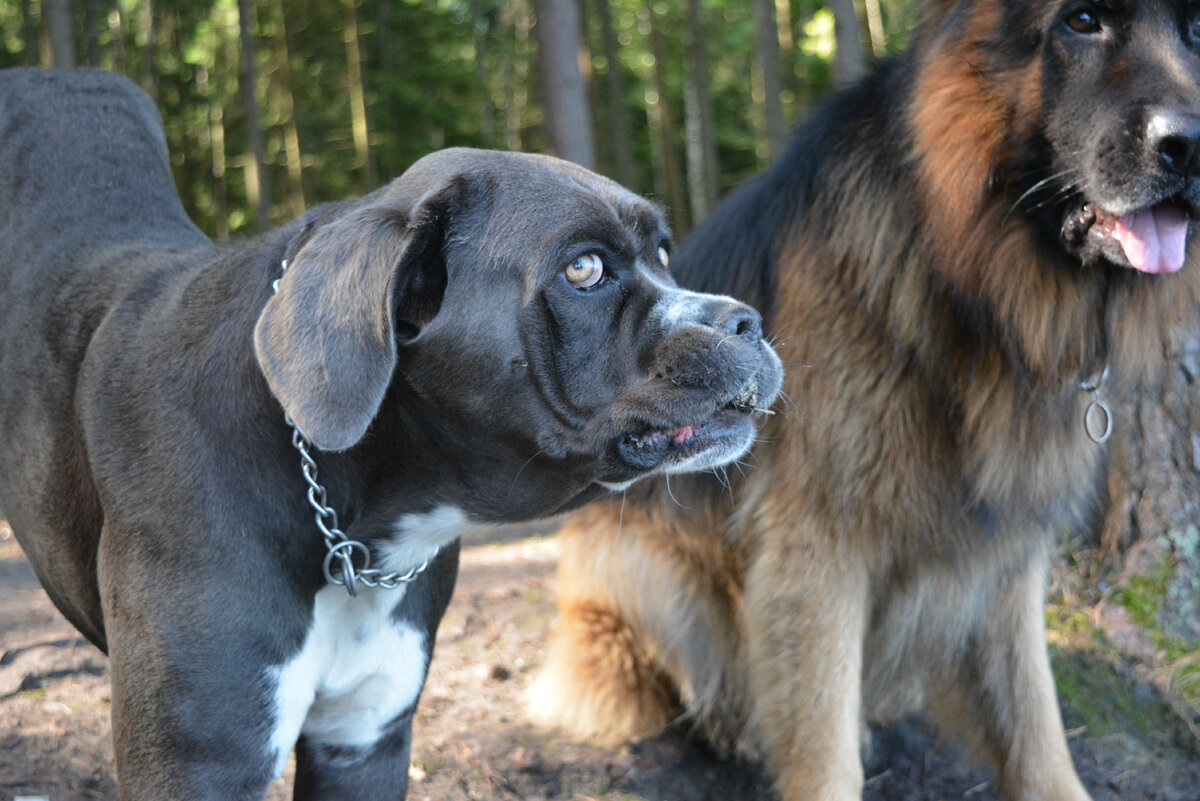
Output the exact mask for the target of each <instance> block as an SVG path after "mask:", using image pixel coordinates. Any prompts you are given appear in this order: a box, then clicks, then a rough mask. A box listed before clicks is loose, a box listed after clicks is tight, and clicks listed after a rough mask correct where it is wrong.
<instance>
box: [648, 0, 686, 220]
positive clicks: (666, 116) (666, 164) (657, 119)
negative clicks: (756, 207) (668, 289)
mask: <svg viewBox="0 0 1200 801" xmlns="http://www.w3.org/2000/svg"><path fill="white" fill-rule="evenodd" d="M654 5H655V3H654V0H647V2H646V8H645V11H644V13H645V15H646V20H647V23H648V26H649V29H650V53H651V54H652V55H653V56H654V102H652V103H650V102H648V103H647V112H648V113H649V122H650V131H651V134H652V135H653V138H652V140H651V141H652V143H655V144H657V147H656V148H655V149H654V152H655V155H656V156H657V157H658V158H657V161H658V164H657V165H656V166H658V167H659V169H658V170H656V171H655V172H656V176H655V183H656V184H657V186H658V191H659V193H660V195H661V196H662V197H665V198H666V203H667V215H668V217H669V218H670V221H671V227H672V228H673V229H674V230H675V235H676V236H677V237H680V238H682V237H683V235H684V234H686V233H687V231H688V214H687V191H686V188H685V186H684V180H683V175H682V170H680V167H679V165H680V162H679V148H678V147H677V145H676V141H675V120H674V118H673V115H672V114H671V105H670V103H669V101H668V98H669V97H670V94H669V92H668V85H667V59H666V45H665V43H664V42H663V34H662V28H661V26H660V25H659V21H658V18H657V15H656V14H655V12H654Z"/></svg>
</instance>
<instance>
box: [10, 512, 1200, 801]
mask: <svg viewBox="0 0 1200 801" xmlns="http://www.w3.org/2000/svg"><path fill="white" fill-rule="evenodd" d="M529 535H530V531H529V530H528V529H515V530H509V531H507V532H501V533H500V535H499V536H497V537H494V538H493V539H491V540H489V541H487V542H484V541H483V540H482V539H480V538H478V537H476V538H472V539H470V540H469V541H468V542H467V543H466V546H467V547H465V548H464V551H463V561H462V570H461V573H460V580H459V587H458V590H457V592H456V594H455V598H454V601H453V603H452V604H451V607H450V610H449V612H448V613H447V616H446V619H445V620H444V621H443V624H442V627H441V630H440V632H439V635H438V646H437V652H436V654H435V657H434V661H433V665H432V668H431V671H430V677H429V683H428V685H427V687H426V690H425V694H424V696H423V698H422V702H421V708H420V711H419V713H418V720H417V723H416V727H415V728H416V731H415V744H414V749H413V765H412V770H411V775H412V780H413V781H412V786H411V789H410V792H409V797H410V798H412V799H418V801H422V800H423V799H429V800H430V801H468V799H489V800H494V801H527V800H531V799H570V801H590V800H591V799H603V800H604V801H637V800H638V799H645V801H708V800H709V799H711V800H712V801H717V800H718V799H720V801H750V799H771V798H772V797H773V795H772V793H771V792H770V790H769V787H768V785H767V783H766V781H765V779H764V777H763V775H762V773H761V771H760V770H759V769H758V768H757V767H756V766H754V765H747V764H744V763H739V762H736V761H732V760H725V759H722V758H720V757H719V756H717V755H715V754H713V753H712V752H710V751H709V750H708V749H707V748H706V747H705V746H704V745H703V744H702V743H700V742H697V741H694V740H692V739H690V738H689V737H688V736H687V731H686V726H685V725H683V724H680V725H678V726H677V727H676V728H675V729H673V730H671V731H669V732H667V733H666V734H664V735H662V736H660V737H657V738H654V739H652V740H648V741H644V742H640V743H635V744H631V745H628V746H626V747H624V748H621V749H615V750H613V749H601V748H593V747H591V746H588V745H584V744H580V743H575V742H572V741H571V740H569V739H568V738H566V737H564V736H562V735H561V734H559V733H556V732H552V731H545V730H542V729H538V728H535V727H533V726H531V725H530V724H529V723H527V722H526V719H525V717H524V715H523V712H522V709H521V696H522V693H523V692H524V690H525V687H526V686H527V685H528V683H529V681H530V680H531V678H532V675H533V672H534V670H535V669H536V667H537V665H538V662H539V659H540V657H541V653H542V649H543V647H544V644H545V641H546V636H547V633H548V631H549V626H550V624H551V620H552V618H553V614H554V594H555V583H554V562H555V559H556V557H557V543H556V541H555V540H554V539H553V538H552V537H545V536H529ZM0 588H2V592H0V801H9V799H11V798H12V797H14V796H44V797H46V798H48V799H50V801H91V800H92V799H111V798H113V797H115V790H114V781H113V766H112V747H111V744H110V742H109V725H108V708H109V695H108V685H107V680H106V678H105V670H106V666H105V659H104V657H103V655H101V654H100V653H99V652H98V651H97V650H96V649H94V648H93V647H91V646H90V645H88V644H87V643H86V642H85V641H84V640H82V639H81V638H80V637H79V636H78V635H77V634H76V633H75V631H74V630H73V629H72V628H71V627H70V625H69V624H67V623H66V621H65V620H63V619H62V618H61V617H60V616H59V615H58V614H57V612H56V611H55V610H54V609H53V607H52V606H51V604H50V602H49V600H47V599H46V596H45V595H44V594H43V593H42V592H41V590H40V589H39V588H38V587H37V584H36V580H35V579H34V576H33V572H32V570H30V568H29V566H28V564H27V563H26V562H25V561H24V558H23V557H22V555H21V553H20V550H19V548H18V547H17V546H16V543H15V542H14V541H12V540H11V539H8V540H2V541H0ZM1097 660H1099V657H1097V656H1095V655H1094V654H1084V653H1075V652H1072V651H1068V650H1059V651H1056V653H1055V662H1056V667H1057V669H1058V672H1059V673H1060V677H1061V676H1062V674H1063V673H1064V669H1063V666H1064V665H1065V666H1067V670H1066V673H1068V674H1069V675H1070V678H1071V681H1072V688H1073V691H1072V693H1070V694H1069V695H1070V696H1071V698H1077V699H1080V701H1081V702H1082V701H1083V700H1085V699H1086V700H1087V702H1088V704H1087V708H1086V709H1085V708H1083V707H1082V706H1081V707H1080V710H1079V711H1078V713H1077V711H1076V710H1075V709H1074V708H1073V706H1072V702H1071V700H1070V698H1068V699H1067V700H1066V702H1065V709H1064V717H1065V720H1066V723H1067V726H1068V728H1069V729H1070V730H1071V747H1072V751H1073V752H1074V754H1075V759H1076V763H1077V765H1078V767H1079V770H1080V774H1081V775H1082V777H1083V779H1084V783H1085V784H1086V785H1087V786H1088V788H1089V789H1090V790H1091V791H1092V793H1093V795H1094V797H1095V800H1096V801H1118V799H1119V800H1120V801H1151V800H1152V799H1153V801H1200V743H1198V741H1197V740H1196V738H1195V737H1194V736H1192V735H1191V734H1190V732H1189V731H1188V730H1187V728H1186V727H1185V726H1184V725H1183V724H1182V722H1181V721H1180V720H1179V719H1178V718H1177V717H1175V716H1174V715H1173V714H1172V713H1171V712H1170V710H1169V708H1168V707H1167V706H1166V705H1165V704H1164V703H1163V701H1162V700H1161V699H1160V698H1159V696H1158V694H1157V692H1156V691H1155V690H1154V689H1153V688H1151V687H1150V686H1148V685H1145V684H1142V683H1140V682H1137V681H1135V680H1134V679H1132V678H1129V677H1128V676H1127V675H1125V674H1124V673H1123V672H1122V671H1121V670H1120V669H1119V667H1117V666H1113V665H1110V664H1107V663H1101V664H1096V662H1097ZM1095 676H1101V677H1103V679H1102V680H1095V679H1093V678H1092V677H1095ZM1089 681H1097V682H1098V685H1099V686H1097V687H1096V688H1095V690H1094V691H1092V690H1089V684H1088V682H1089ZM1113 681H1116V682H1118V685H1113V684H1112V682H1113ZM1067 695H1068V694H1064V697H1066V696H1067ZM1115 696H1119V697H1120V701H1119V704H1118V703H1114V705H1113V709H1112V711H1111V712H1112V713H1111V714H1109V715H1106V716H1103V717H1102V718H1101V719H1100V720H1101V725H1099V726H1098V725H1097V717H1096V708H1097V704H1098V705H1099V707H1100V708H1101V709H1104V708H1105V698H1109V697H1115ZM866 775H867V777H868V780H867V787H866V790H865V793H864V798H865V799H866V800H867V801H941V800H942V799H945V800H946V801H949V800H950V799H973V801H999V796H998V794H997V793H996V790H995V787H994V785H993V784H992V783H991V778H990V774H989V773H988V772H987V771H983V770H978V769H972V768H970V767H968V766H967V765H966V763H965V762H964V760H963V759H961V757H960V755H959V754H957V753H956V752H955V750H954V748H953V747H952V746H941V745H938V744H937V743H936V742H935V740H934V738H933V736H932V735H931V733H930V732H929V731H928V730H927V729H925V728H923V727H922V726H920V725H919V724H917V723H906V724H903V725H898V726H893V727H890V728H888V729H886V730H884V731H882V732H879V733H877V734H876V736H875V738H874V743H873V748H872V754H871V757H870V759H869V761H868V764H867V773H866ZM288 797H289V791H288V777H287V776H285V777H284V779H282V780H280V781H279V782H277V783H276V784H275V785H274V786H273V787H272V789H271V793H270V796H269V798H270V799H271V801H283V799H286V798H288Z"/></svg>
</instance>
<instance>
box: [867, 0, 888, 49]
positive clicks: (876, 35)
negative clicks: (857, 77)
mask: <svg viewBox="0 0 1200 801" xmlns="http://www.w3.org/2000/svg"><path fill="white" fill-rule="evenodd" d="M863 8H864V9H865V10H866V12H867V33H868V34H870V37H871V55H872V56H874V57H875V58H876V59H880V58H883V56H884V54H885V53H886V52H887V36H886V35H885V34H884V32H883V12H882V11H881V10H880V8H879V0H863Z"/></svg>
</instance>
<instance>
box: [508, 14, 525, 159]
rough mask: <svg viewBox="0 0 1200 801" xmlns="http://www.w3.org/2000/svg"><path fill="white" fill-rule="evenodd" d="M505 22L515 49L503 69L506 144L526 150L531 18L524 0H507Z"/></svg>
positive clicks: (509, 147) (510, 53)
mask: <svg viewBox="0 0 1200 801" xmlns="http://www.w3.org/2000/svg"><path fill="white" fill-rule="evenodd" d="M503 24H504V27H505V28H506V29H509V28H511V29H512V33H511V37H510V39H511V41H512V43H513V45H512V50H511V51H510V52H509V53H508V57H507V58H506V59H505V63H504V68H503V69H502V70H501V75H502V76H503V84H504V145H505V147H507V148H508V149H509V150H523V149H524V130H525V114H526V110H527V108H528V106H529V92H528V90H527V88H526V87H527V86H528V84H529V82H528V80H527V78H528V76H529V29H530V20H529V14H528V11H527V9H526V5H525V3H524V0H506V1H505V4H504V17H503Z"/></svg>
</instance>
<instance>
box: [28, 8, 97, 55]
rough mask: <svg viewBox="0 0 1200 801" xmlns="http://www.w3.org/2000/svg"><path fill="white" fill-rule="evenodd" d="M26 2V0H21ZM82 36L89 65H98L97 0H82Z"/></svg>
mask: <svg viewBox="0 0 1200 801" xmlns="http://www.w3.org/2000/svg"><path fill="white" fill-rule="evenodd" d="M23 2H28V0H23ZM83 38H84V42H85V47H86V50H85V52H86V53H87V65H88V66H89V67H93V68H94V67H99V66H100V4H99V2H98V0H83Z"/></svg>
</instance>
